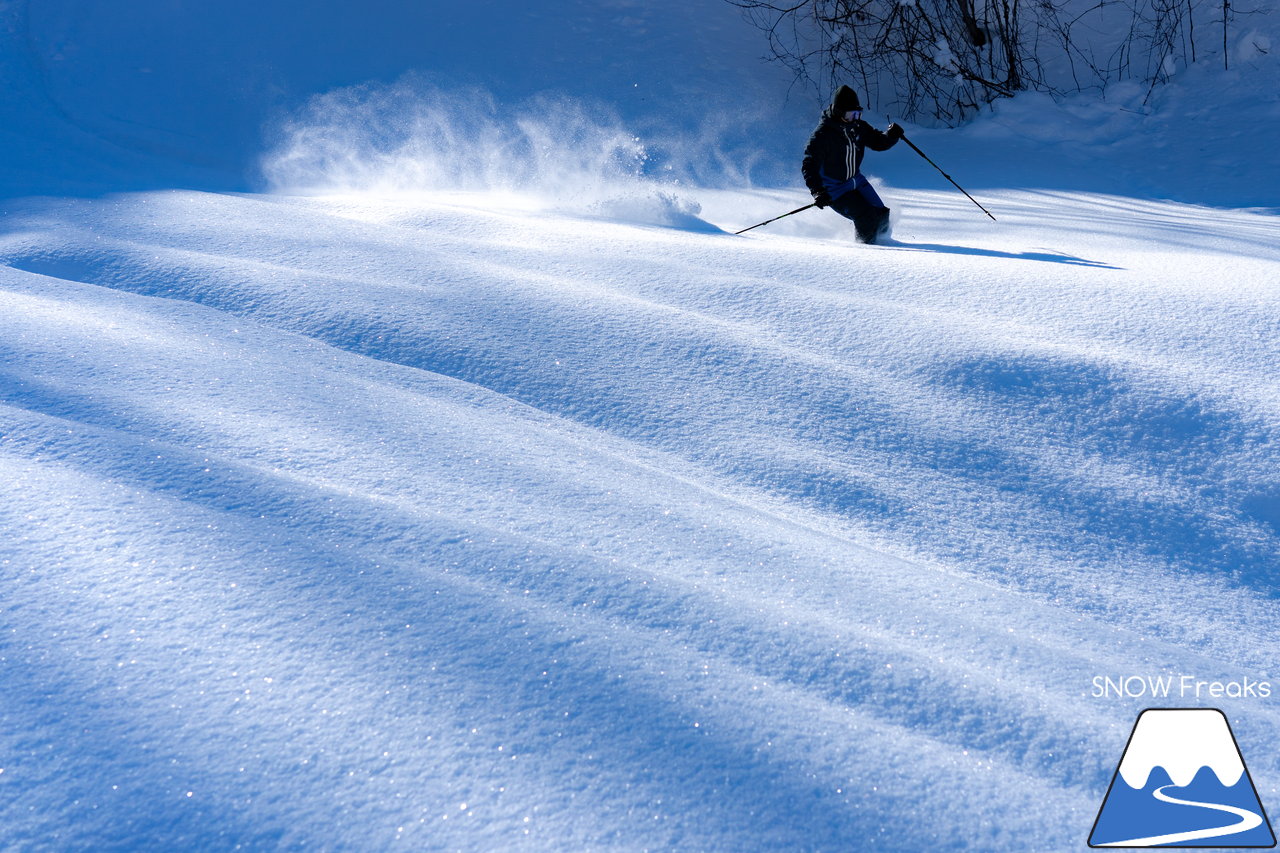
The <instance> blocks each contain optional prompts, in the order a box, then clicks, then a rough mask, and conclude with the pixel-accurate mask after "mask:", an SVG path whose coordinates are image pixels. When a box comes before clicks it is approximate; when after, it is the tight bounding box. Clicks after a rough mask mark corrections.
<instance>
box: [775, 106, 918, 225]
mask: <svg viewBox="0 0 1280 853" xmlns="http://www.w3.org/2000/svg"><path fill="white" fill-rule="evenodd" d="M902 133H903V131H902V128H901V127H899V126H898V125H897V124H890V125H889V127H888V128H887V129H886V130H885V131H884V132H883V133H881V132H880V131H878V130H876V129H875V128H874V127H872V126H871V125H869V124H867V123H866V122H865V121H863V120H862V104H861V103H860V102H859V101H858V93H857V92H855V91H853V90H852V89H850V88H849V87H848V86H841V87H840V88H839V89H837V90H836V94H835V97H834V98H833V99H832V100H831V108H830V109H828V110H827V111H826V112H825V113H823V114H822V121H821V122H820V123H819V124H818V129H817V130H815V131H814V132H813V136H812V137H810V138H809V144H808V145H806V146H805V149H804V160H803V161H802V162H801V164H800V171H801V173H802V174H803V175H804V182H805V184H806V185H807V186H808V187H809V192H811V193H813V201H814V204H816V205H817V206H818V207H830V208H831V209H832V210H834V211H835V212H836V213H838V214H840V215H841V216H843V217H845V218H846V219H852V220H853V224H854V227H855V228H856V229H857V232H858V240H859V242H862V243H874V242H875V241H876V238H877V237H885V236H887V235H888V233H889V208H887V207H885V206H884V202H882V201H881V200H880V196H878V195H876V191H875V189H874V188H872V186H871V184H870V183H869V182H868V181H867V179H866V177H865V176H864V175H863V174H862V171H861V167H862V154H863V149H865V148H870V149H871V150H872V151H888V150H889V149H890V148H892V147H893V146H894V144H895V143H897V141H898V140H899V139H901V138H902Z"/></svg>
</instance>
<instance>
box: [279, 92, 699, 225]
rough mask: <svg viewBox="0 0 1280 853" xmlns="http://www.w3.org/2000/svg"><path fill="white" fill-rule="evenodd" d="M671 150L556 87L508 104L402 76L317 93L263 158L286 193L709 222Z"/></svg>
mask: <svg viewBox="0 0 1280 853" xmlns="http://www.w3.org/2000/svg"><path fill="white" fill-rule="evenodd" d="M669 160H670V157H669V155H668V156H665V157H664V156H655V155H654V154H653V153H652V152H651V150H649V149H648V148H647V147H646V145H645V143H644V142H643V141H642V140H641V139H640V138H639V137H638V136H636V135H635V134H634V133H633V132H631V131H629V130H628V129H627V128H626V127H624V125H623V123H622V121H621V120H620V119H619V118H618V117H617V115H616V114H615V113H614V112H613V111H612V110H610V109H609V108H608V107H607V106H603V105H595V104H587V103H584V102H582V101H579V100H575V99H572V98H568V97H564V96H556V95H541V96H538V97H535V98H532V99H530V100H527V101H524V102H522V103H520V104H519V105H516V106H507V105H504V104H501V103H499V102H498V101H497V100H495V98H494V97H493V96H492V95H491V94H489V93H488V92H486V91H484V90H482V89H479V88H467V89H448V90H446V89H444V88H442V87H439V86H436V85H434V84H432V83H429V82H427V81H425V80H423V79H422V78H420V77H418V76H415V75H409V76H406V77H404V78H402V79H401V80H399V81H397V82H396V83H394V84H390V85H383V84H362V85H359V86H351V87H346V88H342V89H337V90H335V91H332V92H329V93H326V94H323V95H318V96H316V97H314V98H312V99H311V100H310V101H309V102H308V103H307V105H306V106H305V107H304V108H303V109H302V110H301V111H300V113H299V114H298V115H296V116H294V117H293V118H291V119H290V120H289V121H287V122H286V123H285V125H284V127H283V128H282V132H281V134H280V140H279V142H278V144H277V145H276V146H275V147H274V148H273V150H271V151H270V152H269V153H268V154H267V155H266V157H265V158H264V160H263V165H262V169H263V175H264V177H265V178H266V180H267V183H268V185H269V187H270V188H271V189H272V190H273V191H275V192H282V193H290V194H377V195H395V194H414V193H441V192H476V193H500V194H503V195H504V196H511V195H517V196H520V197H522V198H523V199H524V200H526V201H527V202H529V203H532V204H535V205H539V206H544V207H549V208H554V209H558V210H563V211H572V212H577V213H585V214H589V215H598V216H603V217H606V218H615V219H621V220H626V221H639V222H645V223H651V224H658V225H671V226H677V227H693V228H698V227H701V226H706V223H703V222H702V221H701V220H699V219H698V218H697V214H698V213H699V212H700V210H701V208H700V206H699V205H698V203H697V202H696V201H693V200H691V199H690V198H688V197H687V189H685V188H684V187H683V186H682V184H681V182H680V180H678V179H677V178H676V177H675V173H674V171H673V170H672V168H671V167H670V165H669ZM660 161H663V162H666V163H668V165H664V164H663V162H660ZM706 227H710V226H706Z"/></svg>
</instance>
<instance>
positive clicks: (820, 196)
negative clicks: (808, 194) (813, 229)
mask: <svg viewBox="0 0 1280 853" xmlns="http://www.w3.org/2000/svg"><path fill="white" fill-rule="evenodd" d="M813 203H814V204H816V205H817V206H818V209H819V210H821V209H822V208H824V207H826V206H827V205H829V204H831V196H830V195H828V194H827V191H826V190H823V191H822V192H820V193H817V194H816V195H814V197H813Z"/></svg>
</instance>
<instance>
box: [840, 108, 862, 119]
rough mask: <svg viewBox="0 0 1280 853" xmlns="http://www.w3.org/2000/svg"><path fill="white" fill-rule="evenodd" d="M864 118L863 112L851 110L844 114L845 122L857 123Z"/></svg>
mask: <svg viewBox="0 0 1280 853" xmlns="http://www.w3.org/2000/svg"><path fill="white" fill-rule="evenodd" d="M860 118H862V110H849V111H848V112H846V113H845V114H844V120H845V121H857V120H858V119H860Z"/></svg>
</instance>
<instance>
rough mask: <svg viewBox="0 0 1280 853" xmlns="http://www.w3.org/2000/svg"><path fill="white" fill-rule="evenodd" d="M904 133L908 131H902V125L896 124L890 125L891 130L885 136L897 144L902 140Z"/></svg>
mask: <svg viewBox="0 0 1280 853" xmlns="http://www.w3.org/2000/svg"><path fill="white" fill-rule="evenodd" d="M904 133H906V131H904V130H903V129H902V125H900V124H898V123H897V122H894V123H893V124H891V125H889V129H888V130H886V131H885V132H884V135H885V136H887V137H889V138H890V139H892V140H893V141H894V142H897V141H898V140H899V139H901V138H902V136H903V134H904Z"/></svg>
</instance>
